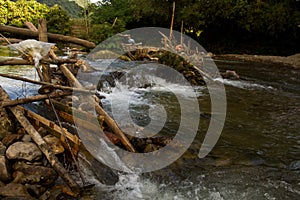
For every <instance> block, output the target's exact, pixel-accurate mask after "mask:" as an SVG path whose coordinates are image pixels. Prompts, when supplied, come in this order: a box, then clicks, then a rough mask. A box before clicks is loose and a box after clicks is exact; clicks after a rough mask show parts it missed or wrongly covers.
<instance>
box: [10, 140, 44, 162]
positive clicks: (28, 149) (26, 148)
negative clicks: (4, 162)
mask: <svg viewBox="0 0 300 200" xmlns="http://www.w3.org/2000/svg"><path fill="white" fill-rule="evenodd" d="M6 157H7V158H8V159H20V160H27V161H35V160H39V159H40V158H41V157H42V152H41V151H40V149H39V148H38V147H37V145H36V144H34V143H32V142H16V143H14V144H12V145H10V146H9V147H8V149H7V151H6Z"/></svg>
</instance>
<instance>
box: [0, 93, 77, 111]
mask: <svg viewBox="0 0 300 200" xmlns="http://www.w3.org/2000/svg"><path fill="white" fill-rule="evenodd" d="M69 95H71V93H70V92H54V93H51V94H49V96H50V98H59V97H64V96H69ZM45 99H48V95H47V94H44V95H37V96H31V97H26V98H21V99H15V100H10V101H2V102H0V108H1V107H3V108H5V107H9V106H17V105H21V104H27V103H31V102H35V101H41V100H45Z"/></svg>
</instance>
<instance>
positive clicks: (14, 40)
mask: <svg viewBox="0 0 300 200" xmlns="http://www.w3.org/2000/svg"><path fill="white" fill-rule="evenodd" d="M22 41H23V40H21V39H16V38H0V43H11V44H13V43H19V42H22Z"/></svg>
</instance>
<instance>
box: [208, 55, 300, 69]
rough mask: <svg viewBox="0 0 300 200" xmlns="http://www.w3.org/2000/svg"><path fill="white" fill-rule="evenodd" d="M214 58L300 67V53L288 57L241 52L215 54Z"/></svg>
mask: <svg viewBox="0 0 300 200" xmlns="http://www.w3.org/2000/svg"><path fill="white" fill-rule="evenodd" d="M213 59H216V60H219V59H220V60H223V59H226V60H236V61H247V62H249V61H250V62H262V63H266V64H278V65H283V66H287V67H292V68H294V69H300V54H295V55H292V56H288V57H283V56H263V55H247V54H243V55H239V54H224V55H215V56H213Z"/></svg>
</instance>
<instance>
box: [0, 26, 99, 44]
mask: <svg viewBox="0 0 300 200" xmlns="http://www.w3.org/2000/svg"><path fill="white" fill-rule="evenodd" d="M0 32H9V33H14V34H19V35H22V36H27V37H30V38H38V33H37V32H34V31H31V30H28V29H25V28H16V27H12V26H5V25H0ZM47 36H48V39H49V40H50V41H60V42H65V43H73V44H78V45H81V46H83V47H86V48H89V49H93V48H95V47H96V45H95V43H93V42H89V41H87V40H83V39H79V38H75V37H71V36H64V35H60V34H53V33H47Z"/></svg>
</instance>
